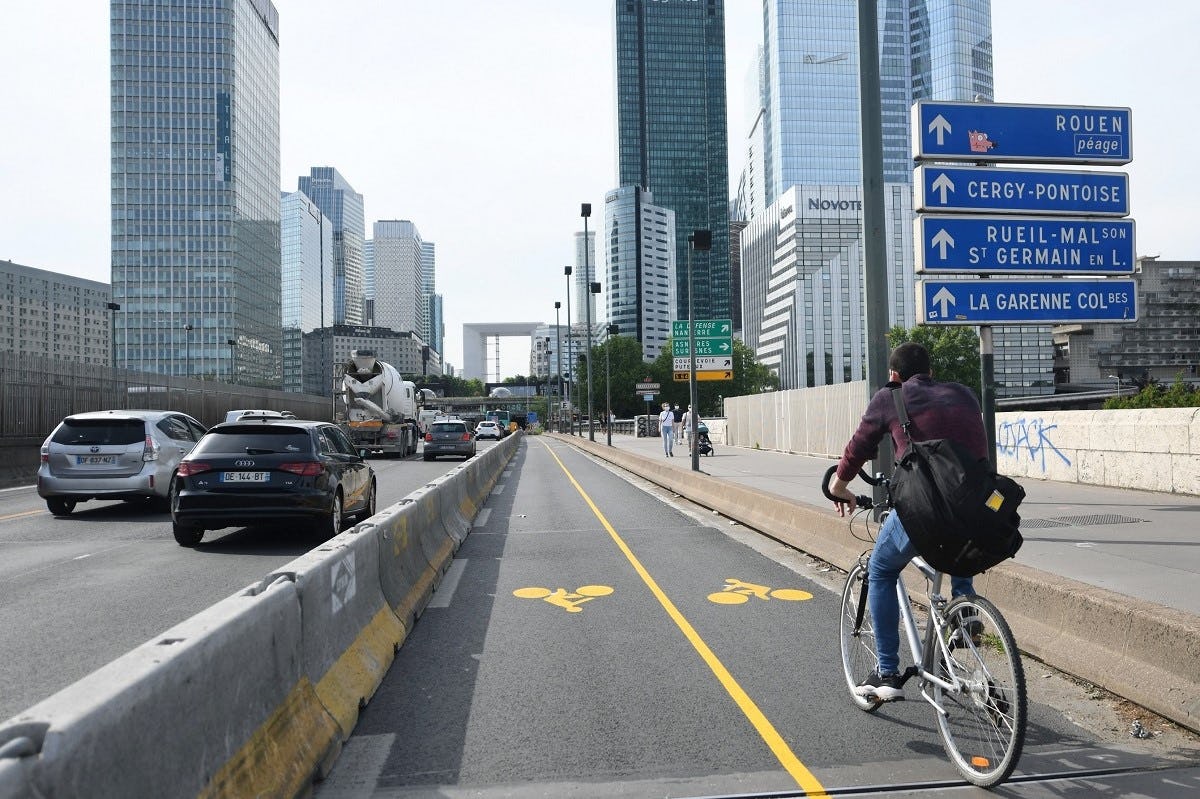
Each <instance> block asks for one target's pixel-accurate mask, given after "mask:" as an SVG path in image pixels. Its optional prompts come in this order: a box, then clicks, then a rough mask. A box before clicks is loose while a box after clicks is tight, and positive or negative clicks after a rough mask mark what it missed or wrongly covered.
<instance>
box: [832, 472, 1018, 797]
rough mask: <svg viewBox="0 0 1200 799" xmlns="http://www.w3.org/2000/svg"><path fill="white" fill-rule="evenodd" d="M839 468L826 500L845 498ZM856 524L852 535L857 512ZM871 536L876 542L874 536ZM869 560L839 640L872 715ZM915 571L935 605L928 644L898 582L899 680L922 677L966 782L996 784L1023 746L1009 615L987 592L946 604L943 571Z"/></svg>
mask: <svg viewBox="0 0 1200 799" xmlns="http://www.w3.org/2000/svg"><path fill="white" fill-rule="evenodd" d="M836 470H837V467H836V466H833V467H830V469H829V470H828V471H826V472H825V478H824V480H823V481H822V483H821V489H822V491H823V492H824V494H825V496H826V497H828V498H829V499H830V500H832V501H835V502H838V501H840V500H838V499H837V498H835V497H834V495H833V494H832V493H830V491H829V479H830V477H832V475H833V473H834V472H835V471H836ZM859 476H860V477H862V478H863V479H864V480H865V481H866V482H867V483H868V484H870V485H882V486H883V487H884V489H885V495H886V494H887V491H886V489H888V488H889V481H888V479H887V478H886V477H885V476H883V475H879V476H877V477H876V478H874V479H872V478H871V477H869V476H868V475H867V474H866V473H865V472H862V471H860V472H859ZM855 505H856V506H857V508H858V509H860V510H864V511H873V510H875V509H882V510H883V511H884V512H885V513H890V512H891V502H890V495H889V496H888V499H887V500H885V501H884V502H881V503H878V504H877V503H875V502H874V501H873V500H872V499H871V498H870V497H866V496H857V497H855ZM881 521H882V520H881ZM850 524H851V529H852V530H853V524H854V515H853V514H852V515H851V517H850ZM856 537H857V536H856ZM867 540H869V541H870V542H871V543H874V540H873V539H870V538H868V539H867ZM870 554H871V553H870V551H867V552H865V553H863V554H862V555H860V556H859V558H858V561H857V562H856V563H855V564H854V566H852V567H851V569H850V572H849V573H848V574H847V575H846V585H845V587H844V588H843V589H842V599H841V617H840V622H839V627H840V635H839V637H840V647H841V654H842V670H843V673H844V674H845V677H846V685H847V687H849V689H850V696H851V697H852V698H853V700H854V703H855V705H857V706H858V707H859V708H860V709H862V710H865V711H867V712H868V713H873V712H875V711H876V710H878V709H879V707H880V706H881V705H882V704H883V700H882V699H880V698H878V697H876V696H874V695H867V696H860V695H859V694H857V693H855V692H854V689H855V687H857V686H858V685H859V684H860V683H861V682H862V681H863V680H864V679H865V678H866V677H867V676H868V675H869V674H870V673H871V672H872V671H873V670H875V669H876V668H877V667H878V657H877V655H876V654H875V627H874V623H873V619H872V618H871V609H870V607H869V605H868V603H867V590H868V579H867V562H868V560H869V558H870ZM912 565H914V566H916V568H917V569H918V570H919V571H920V572H921V574H922V575H923V576H924V577H925V580H926V586H927V596H928V605H927V611H926V623H925V629H924V638H922V636H921V629H920V627H919V625H918V623H917V620H916V618H915V617H914V614H913V603H912V602H911V601H910V600H909V596H908V593H907V591H906V589H905V587H904V581H903V579H899V580H897V582H896V594H897V598H898V599H899V602H900V621H901V629H900V631H899V632H900V633H901V635H900V638H901V640H902V641H907V642H908V648H909V652H910V654H911V655H912V661H913V664H914V665H911V666H909V667H908V668H907V669H906V670H905V671H904V672H903V674H902V675H901V685H903V684H904V683H906V682H907V681H908V680H909V679H910V678H912V677H916V678H918V680H919V681H920V686H921V696H922V698H924V699H925V701H927V702H928V703H929V704H930V705H932V706H933V708H934V709H935V710H936V711H937V724H938V733H939V735H940V736H941V739H942V745H943V746H944V747H945V749H946V754H947V755H949V757H950V760H951V761H952V762H953V763H954V766H955V768H957V769H958V772H959V773H960V774H961V775H962V776H963V777H964V778H965V779H966V780H967V781H968V782H970V783H972V784H974V785H978V786H980V787H984V788H990V787H992V786H995V785H998V784H1000V783H1001V782H1003V781H1004V780H1006V779H1008V777H1009V776H1010V775H1011V774H1012V772H1013V769H1014V768H1016V765H1017V761H1018V760H1019V759H1020V757H1021V749H1022V747H1023V746H1024V743H1025V725H1026V711H1027V700H1026V695H1025V671H1024V668H1023V667H1022V664H1021V655H1020V652H1019V651H1018V650H1017V644H1016V640H1015V639H1014V638H1013V634H1012V630H1011V629H1010V628H1009V626H1008V623H1007V622H1006V621H1005V620H1004V616H1003V615H1002V614H1001V613H1000V611H999V610H998V609H997V608H996V606H995V605H994V604H992V603H991V602H990V601H988V600H987V599H985V598H984V597H981V596H960V597H955V598H954V599H950V600H947V599H946V597H945V596H943V595H942V593H941V590H942V580H943V577H944V576H945V575H943V574H942V573H941V572H939V571H937V570H935V569H934V568H933V567H931V566H930V565H929V564H928V563H926V562H925V561H924V560H923V559H922V558H921V557H919V556H918V557H915V558H913V560H912Z"/></svg>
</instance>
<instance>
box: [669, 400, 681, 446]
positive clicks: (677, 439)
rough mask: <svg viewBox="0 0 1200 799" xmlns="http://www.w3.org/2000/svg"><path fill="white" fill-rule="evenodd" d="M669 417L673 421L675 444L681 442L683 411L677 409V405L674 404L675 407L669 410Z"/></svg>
mask: <svg viewBox="0 0 1200 799" xmlns="http://www.w3.org/2000/svg"><path fill="white" fill-rule="evenodd" d="M671 416H673V417H674V419H675V443H676V444H678V443H680V442H681V441H683V411H682V410H680V409H679V403H678V402H677V403H675V407H674V408H672V409H671Z"/></svg>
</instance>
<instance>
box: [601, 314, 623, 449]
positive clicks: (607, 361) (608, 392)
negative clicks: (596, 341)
mask: <svg viewBox="0 0 1200 799" xmlns="http://www.w3.org/2000/svg"><path fill="white" fill-rule="evenodd" d="M620 330H621V328H620V327H618V326H617V325H609V326H608V327H607V328H605V332H606V333H607V334H608V338H606V339H605V341H604V408H605V411H604V429H605V430H607V431H608V445H609V446H610V447H611V446H612V426H613V412H612V366H611V363H612V337H613V336H615V335H617V333H619V332H620Z"/></svg>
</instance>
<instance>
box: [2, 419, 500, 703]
mask: <svg viewBox="0 0 1200 799" xmlns="http://www.w3.org/2000/svg"><path fill="white" fill-rule="evenodd" d="M490 446H493V444H492V443H491V442H486V443H481V444H480V445H479V448H480V451H483V450H486V449H487V448H488V447H490ZM460 462H461V461H460V460H459V459H457V458H439V459H437V460H435V461H432V462H429V463H426V462H424V461H422V460H421V456H420V454H419V453H418V454H417V455H416V456H414V457H412V458H408V459H405V460H388V459H372V460H371V464H372V466H373V467H374V468H375V472H376V476H377V480H378V487H379V497H378V507H380V508H384V507H386V506H388V505H391V504H393V503H395V502H397V501H399V500H400V499H402V498H403V497H405V496H406V495H408V494H409V493H411V492H412V491H413V490H415V489H417V488H419V487H420V486H422V485H424V484H425V483H427V482H429V481H430V480H431V479H433V478H434V477H437V476H439V475H442V474H445V473H446V472H447V471H448V470H450V469H451V468H454V467H455V466H457V465H458V464H459V463H460ZM319 543H320V541H319V540H318V539H317V538H315V537H313V536H311V535H308V534H306V533H303V532H297V533H295V534H291V535H289V534H288V533H285V532H280V531H277V530H275V531H273V530H266V529H249V528H247V529H235V528H227V529H225V530H214V531H209V532H207V533H206V534H205V537H204V541H203V543H201V544H200V546H198V547H196V548H195V549H185V548H183V547H180V546H179V545H178V544H176V543H175V539H174V538H173V537H172V535H171V519H170V516H169V515H168V514H167V513H163V512H158V511H154V510H151V509H148V508H146V507H143V506H141V505H137V504H132V503H124V502H85V503H81V504H80V505H78V506H77V507H76V509H75V512H74V513H73V514H71V515H70V516H68V517H65V518H55V517H53V516H51V515H50V513H49V512H48V511H47V510H46V504H45V502H44V501H43V500H42V499H41V498H40V497H38V495H37V492H36V491H35V489H34V488H33V487H32V486H28V487H24V488H16V489H6V490H3V491H0V719H7V718H10V717H11V716H13V715H15V714H17V713H19V712H20V711H22V710H24V709H25V708H27V707H29V706H30V705H32V704H34V703H36V702H38V701H39V700H41V699H44V698H46V697H47V696H49V695H51V694H52V693H54V692H56V691H58V690H60V689H62V688H64V687H66V686H67V685H70V684H71V683H73V682H75V681H76V680H78V679H80V678H81V677H83V676H85V675H87V674H89V673H91V672H92V671H94V670H95V669H97V668H99V667H100V666H102V665H104V664H105V663H108V662H109V661H111V660H114V659H115V658H117V657H118V656H120V655H122V654H124V653H125V652H128V651H129V650H130V649H133V648H134V647H136V646H138V645H139V644H142V643H144V642H145V641H147V640H149V639H151V638H153V637H154V636H155V635H158V634H159V633H161V632H163V631H164V630H166V629H168V628H170V627H172V626H174V625H175V624H178V623H179V622H181V621H183V620H184V619H187V618H189V617H190V616H192V615H194V614H195V613H197V612H199V611H200V610H203V609H204V608H206V607H208V606H210V605H212V604H214V603H215V602H217V601H218V600H220V599H224V598H225V597H227V596H229V595H230V594H233V593H235V592H237V591H240V590H241V589H243V588H245V587H246V586H247V585H251V584H253V583H255V582H257V581H258V580H259V579H261V578H262V577H263V576H265V575H266V574H268V573H269V572H271V571H272V570H274V569H277V568H279V567H280V566H282V565H283V564H285V563H288V562H289V561H291V560H292V559H294V558H296V557H298V556H299V555H302V554H304V553H305V552H307V551H308V550H310V549H312V548H313V547H314V546H317V545H318V544H319Z"/></svg>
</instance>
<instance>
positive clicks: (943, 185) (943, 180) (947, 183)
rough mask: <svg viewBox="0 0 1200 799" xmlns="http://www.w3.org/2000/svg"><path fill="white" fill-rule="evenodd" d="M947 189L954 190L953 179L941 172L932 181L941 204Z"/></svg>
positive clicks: (943, 203) (944, 199) (944, 201)
mask: <svg viewBox="0 0 1200 799" xmlns="http://www.w3.org/2000/svg"><path fill="white" fill-rule="evenodd" d="M938 144H941V142H938ZM947 189H949V190H950V191H954V181H952V180H951V179H950V176H949V175H947V174H946V173H945V172H943V173H942V174H940V175H938V177H937V180H935V181H934V182H933V190H934V191H940V192H941V193H942V199H941V203H942V205H945V204H946V190H947ZM942 257H943V258H945V257H946V256H944V255H943V256H942Z"/></svg>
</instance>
